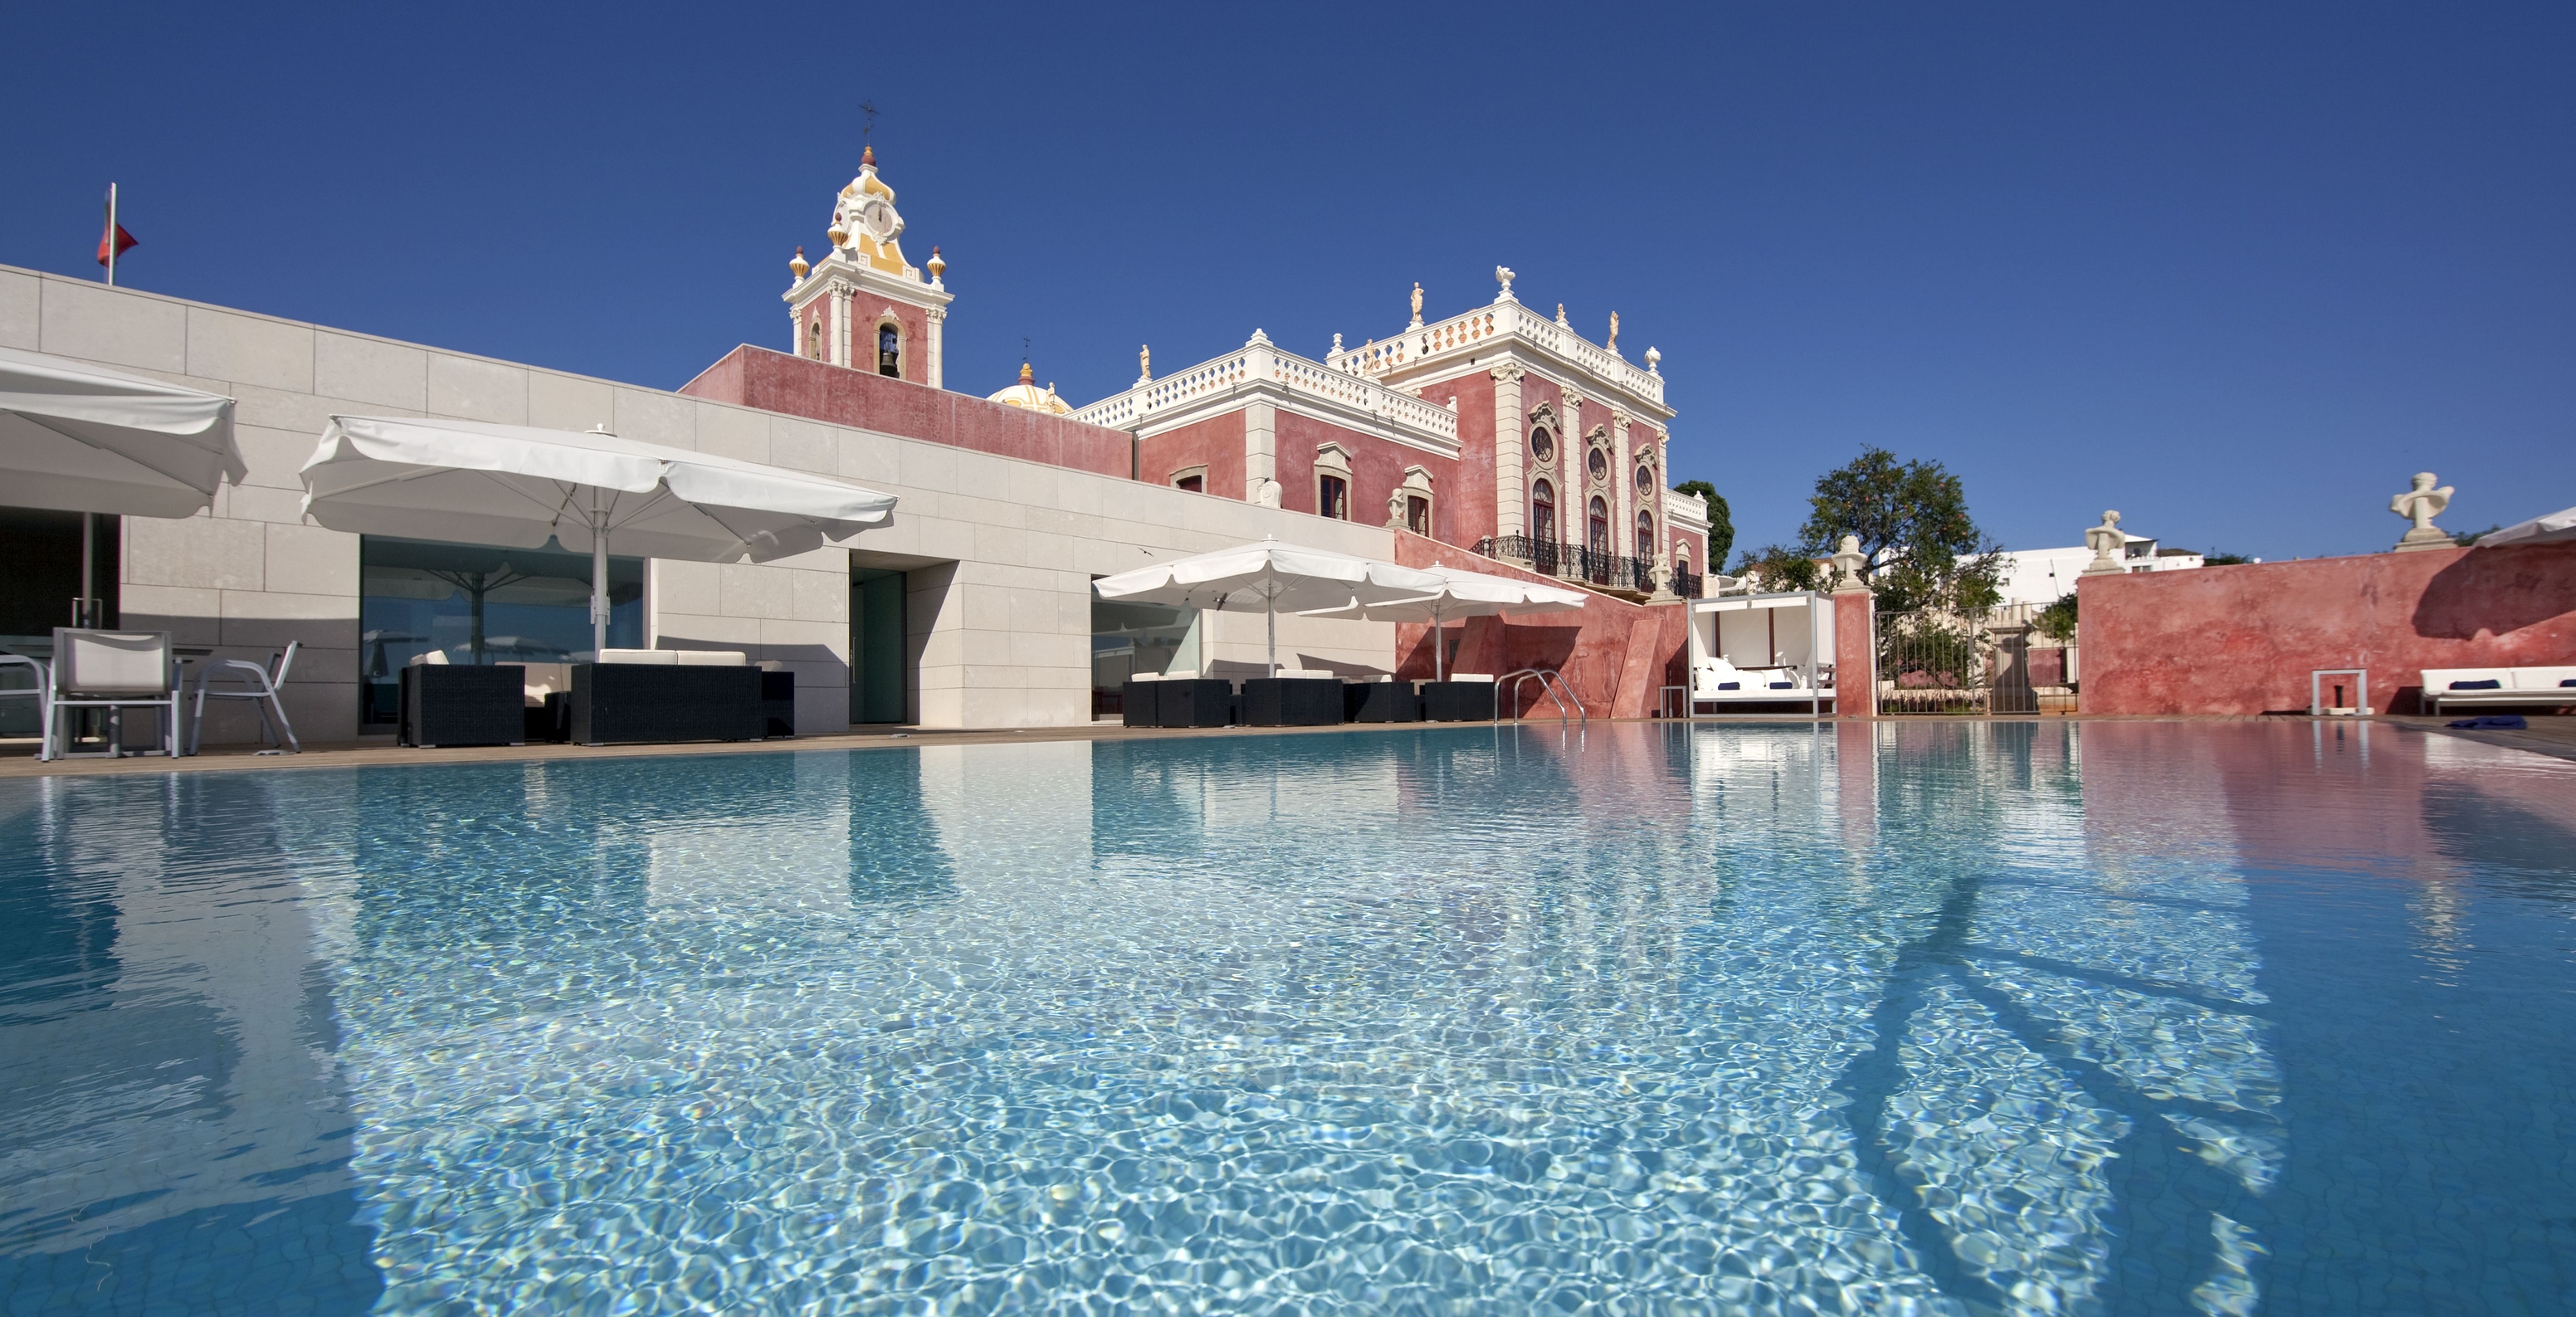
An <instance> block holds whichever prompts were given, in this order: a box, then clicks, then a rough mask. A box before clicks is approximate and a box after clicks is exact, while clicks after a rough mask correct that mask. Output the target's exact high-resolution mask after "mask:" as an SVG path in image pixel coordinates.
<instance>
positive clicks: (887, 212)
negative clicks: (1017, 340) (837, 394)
mask: <svg viewBox="0 0 2576 1317" xmlns="http://www.w3.org/2000/svg"><path fill="white" fill-rule="evenodd" d="M824 237H825V238H826V239H828V240H829V241H830V244H831V246H830V248H829V250H828V251H826V252H825V254H824V256H823V259H822V260H820V261H818V262H814V263H812V264H810V265H809V264H808V263H807V262H806V260H805V249H804V248H803V247H798V248H797V249H796V259H794V260H792V261H789V262H788V263H787V268H788V270H789V271H790V272H791V273H792V274H794V276H795V282H793V283H791V284H789V285H788V287H787V291H786V293H785V294H783V296H784V297H785V299H786V302H787V312H788V321H789V324H790V325H791V327H792V332H793V334H794V338H793V339H792V340H791V344H792V345H791V346H790V348H789V349H788V350H789V351H791V352H794V353H795V354H796V355H797V356H800V357H807V358H811V359H813V360H815V361H821V362H825V363H827V364H830V365H834V366H842V367H846V368H849V369H851V370H864V371H867V372H869V373H871V374H877V375H890V376H893V377H894V378H896V379H902V380H909V381H911V382H912V383H915V384H927V385H929V386H930V387H932V388H934V389H936V388H939V387H942V386H941V380H940V339H941V331H942V329H943V327H944V326H945V325H946V323H947V320H948V303H949V299H950V294H949V292H948V289H947V287H946V286H945V285H944V284H942V283H941V282H940V275H941V273H942V272H944V271H945V270H946V269H947V268H948V263H947V262H946V261H943V260H941V259H940V258H939V249H938V248H936V247H933V248H931V249H930V262H929V269H928V270H927V272H926V273H925V271H923V270H922V269H920V268H917V267H915V266H913V265H912V264H910V263H909V262H907V261H905V260H904V258H903V243H902V237H903V215H902V213H901V212H899V211H897V210H896V209H895V208H894V189H893V188H891V187H889V186H887V185H886V182H885V180H884V179H881V178H879V177H877V152H876V148H875V147H874V146H870V147H868V148H866V149H865V150H864V151H862V152H861V153H860V155H859V176H858V177H856V178H854V179H851V180H850V182H849V185H848V186H847V187H844V188H842V189H841V193H840V195H839V196H838V197H835V198H834V199H833V202H832V227H830V228H829V229H826V230H825V231H824Z"/></svg>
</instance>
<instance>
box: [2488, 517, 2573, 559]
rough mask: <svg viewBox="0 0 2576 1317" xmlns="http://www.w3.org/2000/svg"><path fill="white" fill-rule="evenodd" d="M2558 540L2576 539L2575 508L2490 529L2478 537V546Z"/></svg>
mask: <svg viewBox="0 0 2576 1317" xmlns="http://www.w3.org/2000/svg"><path fill="white" fill-rule="evenodd" d="M2559 540H2576V508H2568V509H2566V510H2565V511H2563V512H2552V513H2550V514H2548V515H2547V516H2542V517H2534V518H2532V519H2531V520H2529V521H2517V522H2515V523H2514V524H2512V525H2510V526H2507V527H2505V528H2504V529H2503V530H2491V531H2488V532H2487V533H2486V534H2484V535H2481V536H2479V537H2478V547H2479V548H2481V549H2483V548H2486V547H2487V546H2489V545H2491V544H2552V543H2555V542H2557V541H2559Z"/></svg>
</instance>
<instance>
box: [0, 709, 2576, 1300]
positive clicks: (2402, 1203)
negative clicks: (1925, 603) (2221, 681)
mask: <svg viewBox="0 0 2576 1317" xmlns="http://www.w3.org/2000/svg"><path fill="white" fill-rule="evenodd" d="M2335 730H2340V729H2335ZM2376 730H2377V739H2376V742H2375V743H2371V744H2367V745H2365V744H2364V742H2363V741H2362V739H2361V736H2360V733H2359V730H2358V729H2354V733H2355V734H2354V735H2352V736H2350V737H2343V736H2327V735H2312V734H2311V733H2310V731H2309V730H2308V729H2307V728H2304V727H2279V726H2231V727H2207V726H2188V725H2179V724H2150V723H2137V724H2131V723H2091V724H2071V723H1968V722H1959V723H1930V722H1925V723H1885V724H1875V725H1867V724H1857V723H1854V724H1843V725H1831V726H1825V727H1821V728H1819V727H1811V726H1780V727H1729V728H1717V727H1703V728H1689V727H1680V726H1650V725H1618V726H1610V727H1594V728H1591V729H1588V730H1585V729H1573V728H1569V729H1561V730H1560V729H1557V728H1552V727H1533V728H1524V729H1512V728H1459V729H1443V730H1424V731H1422V732H1419V733H1411V732H1393V733H1390V732H1373V733H1361V734H1351V735H1331V734H1324V735H1307V736H1297V737H1244V738H1206V739H1190V740H1176V741H1119V742H1106V743H1100V744H1096V745H1095V744H1089V743H1081V742H1071V743H1046V744H1029V745H997V746H980V747H945V748H935V749H924V750H913V749H904V750H877V751H867V752H860V753H808V754H791V755H753V756H724V757H710V758H700V759H691V758H670V759H633V760H601V761H593V762H585V763H550V764H529V765H484V766H454V767H442V768H432V769H388V770H368V771H363V772H356V773H334V772H327V771H324V772H313V771H302V772H293V773H241V774H203V775H193V776H190V777H187V778H183V779H167V778H164V779H152V778H143V777H127V778H91V779H55V780H51V781H48V782H44V783H24V784H0V785H5V786H6V788H7V789H6V790H0V821H5V822H6V824H7V827H6V830H5V832H0V864H4V865H5V866H6V870H5V871H8V872H13V873H25V874H27V875H30V877H29V878H28V879H26V880H24V881H22V882H20V883H19V884H18V885H16V886H13V887H11V888H8V889H6V890H5V891H4V892H0V901H5V902H6V903H7V906H6V908H5V910H0V914H5V915H6V916H7V917H6V918H0V936H5V937H7V938H8V939H9V942H8V944H7V946H8V950H9V951H10V952H11V955H10V956H9V957H8V959H7V961H6V962H5V967H0V1044H5V1048H0V1084H5V1085H6V1087H7V1090H8V1092H9V1094H10V1095H11V1096H12V1097H13V1098H14V1099H15V1100H14V1101H12V1102H10V1103H9V1104H8V1105H7V1106H6V1108H5V1109H0V1124H4V1125H5V1126H6V1128H7V1130H8V1140H7V1143H6V1153H5V1159H0V1241H5V1247H0V1282H5V1285H0V1288H5V1290H6V1292H7V1293H8V1294H9V1295H10V1297H11V1299H12V1302H13V1303H18V1302H21V1301H29V1302H34V1301H42V1300H45V1299H49V1298H50V1299H53V1300H59V1301H62V1302H65V1303H69V1304H72V1305H73V1306H82V1305H87V1306H114V1305H120V1304H121V1305H123V1306H126V1307H140V1306H143V1303H144V1301H145V1299H146V1298H147V1297H151V1298H155V1299H158V1300H160V1301H163V1302H165V1303H167V1304H168V1305H169V1306H171V1307H173V1308H183V1309H184V1308H207V1307H211V1306H214V1303H215V1300H216V1299H217V1298H218V1297H219V1295H220V1294H221V1293H232V1294H235V1295H246V1294H265V1295H267V1296H269V1297H272V1298H273V1297H275V1296H277V1295H284V1294H290V1293H291V1294H297V1295H302V1296H305V1297H308V1298H310V1299H312V1300H313V1302H314V1303H315V1304H316V1305H317V1306H318V1307H320V1308H321V1309H322V1310H325V1311H345V1312H354V1311H361V1310H366V1309H368V1308H369V1307H370V1306H371V1305H372V1306H373V1307H374V1309H375V1310H377V1311H384V1312H412V1311H431V1310H442V1311H443V1310H450V1309H456V1308H460V1307H461V1308H481V1309H486V1310H523V1311H537V1310H551V1309H556V1308H574V1307H578V1306H580V1305H581V1304H584V1303H588V1302H592V1301H594V1300H597V1299H599V1298H601V1297H602V1296H611V1295H613V1296H616V1301H617V1302H618V1303H619V1304H622V1305H624V1307H625V1309H626V1310H628V1311H634V1312H639V1313H659V1312H679V1311H689V1310H771V1311H782V1310H783V1311H794V1310H807V1309H813V1310H872V1309H878V1308H883V1309H886V1310H897V1309H919V1308H923V1307H926V1306H954V1307H959V1308H968V1307H971V1308H976V1309H990V1308H1009V1307H1025V1308H1075V1307H1089V1308H1095V1309H1104V1310H1105V1309H1109V1308H1118V1307H1123V1308H1124V1309H1126V1310H1133V1311H1143V1310H1149V1309H1160V1308H1167V1307H1168V1308H1188V1307H1202V1306H1203V1307H1207V1308H1211V1309H1223V1310H1268V1309H1278V1310H1292V1311H1305V1312H1314V1313H1321V1312H1330V1311H1350V1312H1379V1311H1396V1310H1403V1309H1406V1308H1408V1307H1418V1308H1421V1309H1424V1310H1454V1311H1493V1312H1503V1311H1513V1312H1517V1311H1530V1310H1543V1309H1548V1308H1555V1309H1559V1310H1565V1311H1576V1310H1581V1309H1583V1308H1584V1307H1586V1306H1587V1305H1590V1306H1591V1307H1592V1308H1593V1309H1594V1310H1598V1311H1611V1310H1626V1309H1639V1310H1642V1309H1646V1308H1650V1307H1655V1306H1659V1305H1670V1306H1674V1307H1677V1308H1679V1307H1691V1306H1701V1307H1706V1308H1712V1309H1716V1310H1749V1309H1773V1308H1779V1309H1787V1308H1803V1309H1813V1310H1817V1311H1842V1312H1882V1311H1900V1310H1906V1309H1907V1308H1908V1307H1909V1306H1910V1307H1911V1308H1912V1309H1913V1310H1917V1311H1924V1312H1951V1313H1970V1312H1981V1311H1994V1312H2002V1311H2014V1312H2022V1311H2029V1312H2039V1311H2051V1312H2114V1311H2121V1312H2126V1311H2140V1312H2150V1311H2152V1312H2186V1311H2203V1312H2213V1313H2224V1312H2245V1311H2253V1310H2255V1309H2256V1308H2258V1307H2259V1308H2262V1309H2263V1310H2265V1311H2273V1312H2292V1311H2321V1312H2322V1311H2370V1310H2374V1309H2384V1310H2388V1311H2406V1310H2414V1311H2432V1310H2445V1309H2458V1308H2460V1307H2463V1306H2476V1304H2477V1303H2478V1302H2486V1301H2491V1302H2494V1303H2510V1302H2513V1301H2516V1299H2517V1298H2518V1299H2519V1301H2521V1302H2524V1303H2526V1304H2530V1305H2545V1304H2547V1303H2551V1302H2555V1301H2556V1298H2557V1297H2559V1296H2560V1290H2559V1289H2558V1288H2553V1287H2556V1286H2559V1285H2560V1282H2558V1281H2556V1280H2555V1279H2551V1278H2552V1277H2554V1276H2555V1274H2556V1273H2555V1271H2554V1269H2553V1268H2554V1266H2555V1263H2554V1262H2553V1261H2552V1259H2553V1258H2556V1257H2563V1256H2567V1255H2569V1254H2570V1251H2571V1246H2576V1239H2569V1238H2562V1236H2565V1235H2567V1234H2568V1233H2569V1231H2568V1230H2567V1229H2565V1228H2563V1226H2562V1225H2561V1224H2553V1222H2561V1221H2563V1220H2576V1188H2571V1185H2570V1184H2569V1183H2568V1181H2567V1178H2566V1176H2565V1174H2564V1172H2563V1170H2562V1169H2561V1166H2560V1159H2558V1158H2557V1157H2556V1156H2555V1154H2554V1152H2553V1151H2552V1150H2551V1149H2552V1148H2553V1146H2554V1145H2553V1144H2551V1142H2550V1140H2549V1138H2548V1137H2547V1136H2546V1130H2547V1129H2548V1128H2549V1126H2548V1123H2547V1119H2546V1115H2545V1113H2548V1112H2551V1111H2554V1110H2558V1109H2561V1108H2563V1106H2564V1105H2565V1103H2566V1101H2567V1100H2568V1098H2569V1096H2570V1093H2569V1089H2570V1086H2571V1084H2576V1059H2571V1057H2570V1055H2569V1051H2568V1044H2567V1043H2566V1042H2565V1041H2564V1040H2565V1039H2566V1038H2568V1037H2569V1036H2570V1033H2569V1031H2568V1029H2567V1028H2566V1025H2567V1024H2569V1023H2570V1021H2569V1019H2568V1018H2567V1017H2568V1015H2569V1014H2570V1013H2571V1012H2570V1011H2569V1009H2568V1008H2567V1007H2565V1006H2563V1005H2562V1004H2561V1003H2562V1002H2563V1001H2565V999H2566V992H2565V987H2566V976H2567V965H2566V956H2567V954H2568V953H2567V949H2566V942H2567V939H2566V937H2565V935H2564V929H2565V927H2566V925H2565V923H2564V920H2565V919H2566V918H2567V917H2568V912H2569V911H2570V910H2571V909H2576V904H2571V903H2570V902H2568V901H2567V899H2566V894H2567V892H2568V891H2569V890H2571V883H2576V874H2571V872H2570V869H2569V866H2568V861H2567V854H2568V848H2567V847H2566V845H2565V843H2566V841H2567V840H2569V839H2568V838H2567V837H2566V834H2565V828H2564V824H2563V823H2561V822H2559V820H2561V819H2563V818H2565V817H2566V816H2567V812H2566V810H2565V808H2564V804H2565V802H2566V801H2567V800H2568V799H2569V783H2570V780H2571V778H2570V775H2569V774H2568V773H2566V772H2563V771H2557V770H2556V769H2555V768H2552V767H2548V766H2542V767H2534V766H2533V765H2535V764H2536V763H2537V762H2538V761H2533V760H2530V759H2529V758H2528V757H2524V756H2512V755H2510V754H2509V753H2507V752H2500V751H2491V750H2489V749H2487V748H2485V747H2468V748H2466V749H2463V748H2461V746H2460V744H2459V743H2453V742H2439V741H2436V742H2431V743H2429V744H2428V743H2427V742H2425V741H2424V740H2422V739H2421V738H2419V737H2414V736H2411V735H2408V736H2397V735H2392V729H2388V728H2380V729H2376ZM2365 750H2366V751H2367V754H2366V755H2365V753H2364V752H2365ZM2534 838H2539V840H2537V841H2535V840H2533V839H2534ZM2463 1184H2474V1185H2480V1186H2483V1187H2484V1188H2483V1189H2482V1191H2481V1193H2480V1194H2479V1195H2464V1194H2462V1193H2459V1192H2455V1191H2453V1190H2450V1189H2447V1188H2446V1187H2445V1186H2456V1185H2463ZM2534 1221H2536V1222H2538V1224H2536V1225H2535V1224H2531V1223H2532V1222H2534ZM2446 1232H2447V1233H2446ZM2452 1235H2458V1236H2460V1237H2462V1238H2465V1239H2468V1240H2473V1241H2485V1242H2484V1243H2483V1244H2482V1245H2481V1247H2483V1248H2486V1249H2487V1250H2488V1251H2487V1252H2485V1253H2479V1252H2476V1251H2474V1250H2466V1251H2462V1250H2452V1251H2446V1249H2445V1247H2444V1246H2443V1245H2442V1244H2441V1243H2440V1242H2439V1241H2441V1240H2443V1239H2446V1238H2450V1237H2451V1236H2452ZM243 1240H247V1241H249V1242H248V1243H247V1244H245V1243H242V1242H241V1241H243ZM225 1248H233V1249H245V1250H247V1251H246V1252H244V1253H242V1254H240V1255H239V1263H238V1265H234V1264H232V1263H224V1264H222V1265H218V1262H219V1261H220V1259H222V1258H224V1257H226V1256H230V1255H226V1254H223V1253H222V1252H221V1250H222V1249H225ZM2497 1259H2501V1260H2497ZM225 1284H231V1285H234V1286H235V1287H236V1288H235V1289H233V1290H231V1291H221V1290H220V1289H219V1287H220V1286H222V1285H225ZM83 1285H89V1286H92V1287H93V1289H91V1290H88V1291H84V1290H82V1289H81V1287H82V1286H83ZM243 1285H250V1286H251V1287H252V1288H250V1289H243V1288H240V1287H241V1286H243ZM261 1286H265V1287H266V1288H265V1289H264V1290H262V1289H260V1288H259V1287H261ZM2518 1286H2519V1287H2524V1288H2516V1287H2518ZM85 1294H86V1295H90V1296H91V1297H79V1296H82V1295H85ZM97 1295H107V1296H110V1297H109V1298H99V1297H95V1296H97ZM30 1296H34V1297H33V1298H31V1297H30ZM2472 1296H2477V1297H2474V1298H2473V1297H2472ZM249 1306H252V1307H258V1306H261V1303H260V1301H259V1300H258V1299H251V1300H249Z"/></svg>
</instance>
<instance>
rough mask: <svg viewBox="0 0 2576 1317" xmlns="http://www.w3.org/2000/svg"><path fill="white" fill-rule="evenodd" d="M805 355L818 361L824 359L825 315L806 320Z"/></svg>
mask: <svg viewBox="0 0 2576 1317" xmlns="http://www.w3.org/2000/svg"><path fill="white" fill-rule="evenodd" d="M805 355H806V356H809V357H812V358H813V359H815V360H816V361H821V360H822V359H823V317H821V316H816V317H814V318H813V319H811V320H808V321H806V322H805Z"/></svg>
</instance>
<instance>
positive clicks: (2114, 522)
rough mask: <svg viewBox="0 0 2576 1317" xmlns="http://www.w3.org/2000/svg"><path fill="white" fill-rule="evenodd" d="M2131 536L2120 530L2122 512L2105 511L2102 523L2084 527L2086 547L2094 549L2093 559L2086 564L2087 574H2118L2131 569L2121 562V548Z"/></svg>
mask: <svg viewBox="0 0 2576 1317" xmlns="http://www.w3.org/2000/svg"><path fill="white" fill-rule="evenodd" d="M2128 542H2129V537H2128V536H2127V535H2124V534H2122V533H2121V531H2120V514H2119V513H2117V512H2110V511H2105V512H2104V513H2103V514H2102V524H2101V525H2099V526H2087V527H2085V528H2084V547H2085V548H2088V549H2091V550H2092V551H2093V561H2091V562H2089V563H2086V564H2085V565H2084V573H2083V574H2084V575H2086V576H2117V575H2119V574H2120V573H2122V572H2126V571H2127V570H2129V569H2128V568H2127V567H2124V566H2122V565H2121V563H2120V550H2121V549H2122V548H2123V547H2124V546H2126V545H2127V544H2128Z"/></svg>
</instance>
